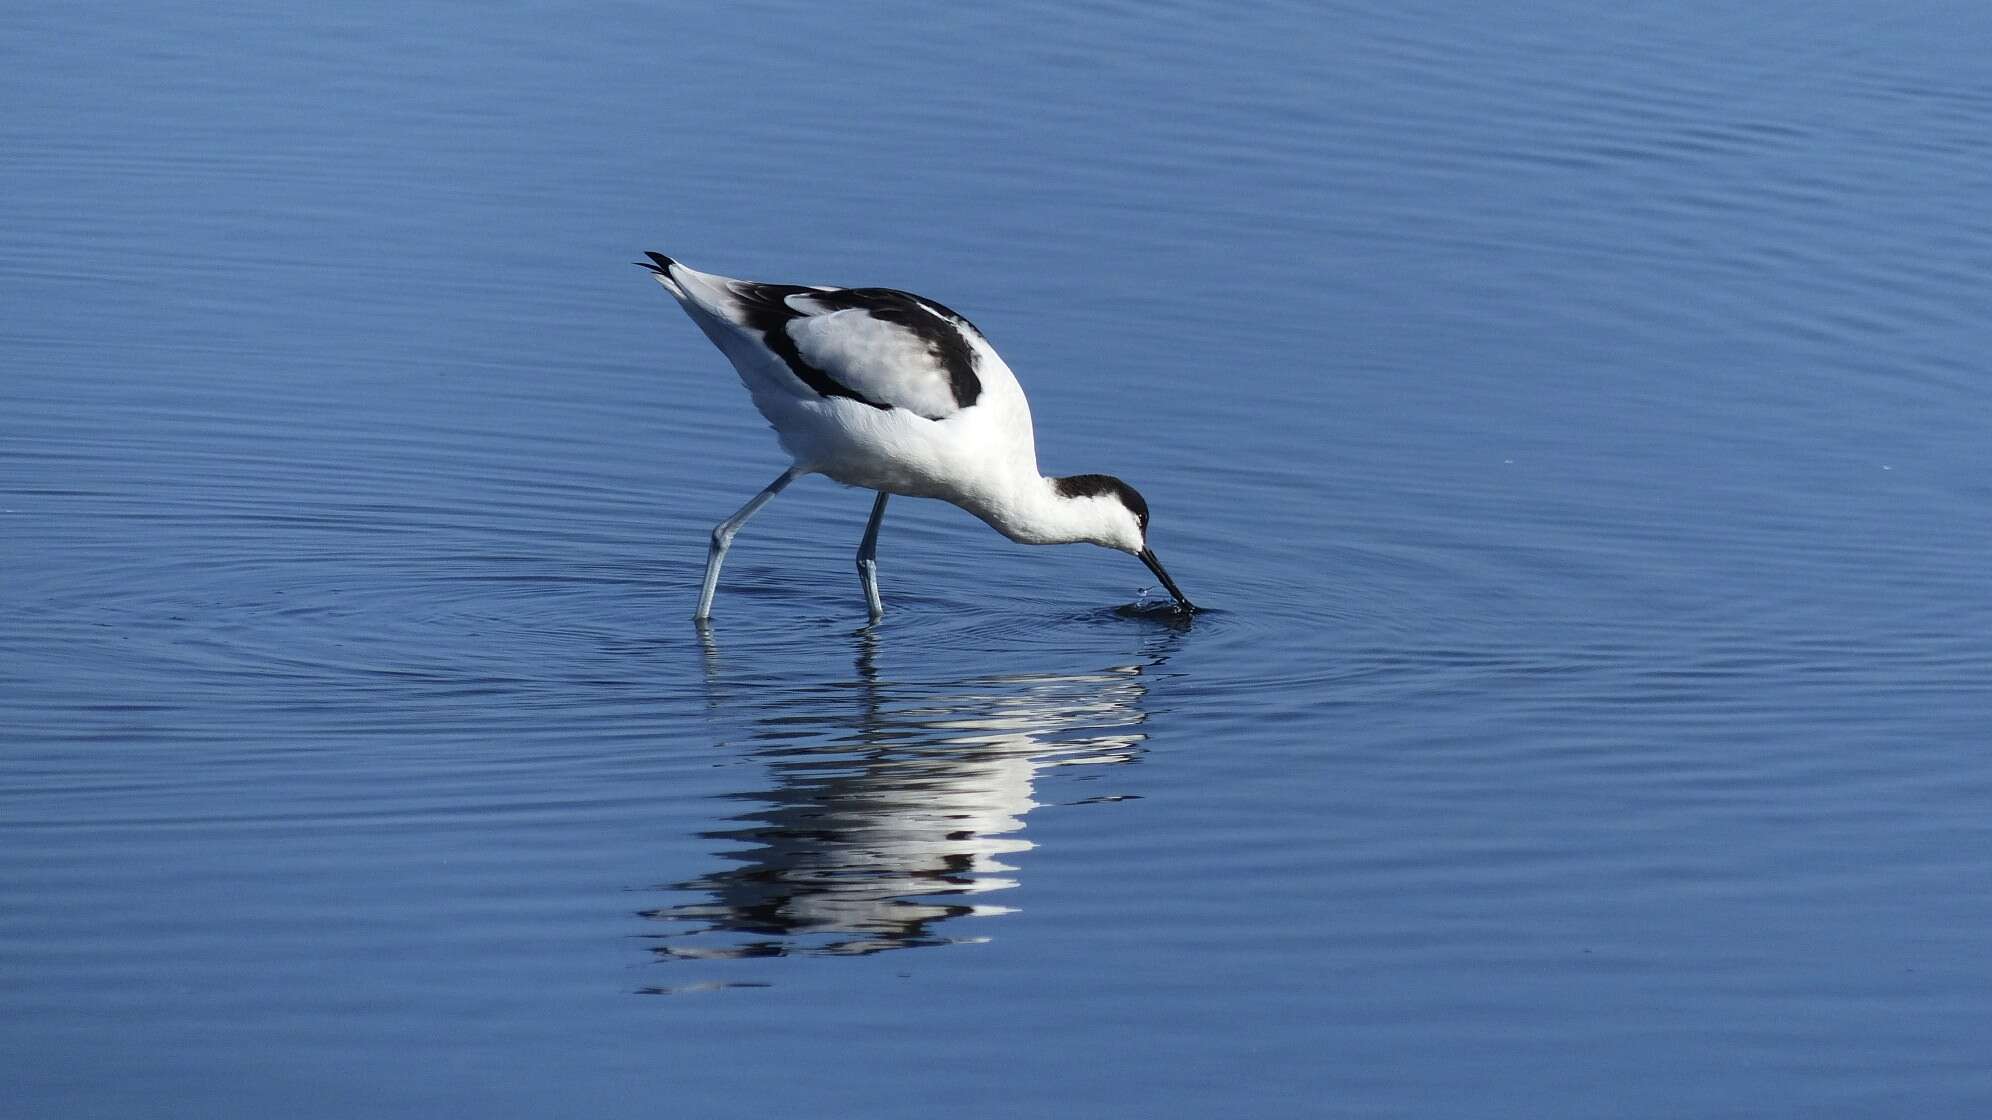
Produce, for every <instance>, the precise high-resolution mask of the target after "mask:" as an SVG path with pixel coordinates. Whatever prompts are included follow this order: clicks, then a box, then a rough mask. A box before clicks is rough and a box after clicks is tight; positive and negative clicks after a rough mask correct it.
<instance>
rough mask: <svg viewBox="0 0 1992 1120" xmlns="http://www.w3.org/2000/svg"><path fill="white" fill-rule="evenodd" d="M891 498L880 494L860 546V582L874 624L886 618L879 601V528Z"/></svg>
mask: <svg viewBox="0 0 1992 1120" xmlns="http://www.w3.org/2000/svg"><path fill="white" fill-rule="evenodd" d="M891 496H892V495H890V494H887V493H886V492H885V491H883V490H880V491H879V492H878V501H876V502H873V503H872V515H871V520H870V521H869V522H867V523H866V524H865V539H864V540H863V541H861V542H859V544H858V582H859V583H862V584H864V586H865V607H866V609H867V610H869V611H871V620H872V621H873V622H877V621H878V620H879V619H881V618H884V617H885V604H883V603H881V602H879V601H878V526H879V523H880V522H882V521H884V520H885V500H886V499H887V498H889V497H891Z"/></svg>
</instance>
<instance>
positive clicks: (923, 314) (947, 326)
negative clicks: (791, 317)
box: [810, 288, 982, 408]
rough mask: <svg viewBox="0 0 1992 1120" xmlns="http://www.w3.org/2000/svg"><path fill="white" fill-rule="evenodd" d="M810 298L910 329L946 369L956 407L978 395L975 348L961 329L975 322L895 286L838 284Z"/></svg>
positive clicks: (969, 402) (972, 401)
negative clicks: (862, 286) (842, 285)
mask: <svg viewBox="0 0 1992 1120" xmlns="http://www.w3.org/2000/svg"><path fill="white" fill-rule="evenodd" d="M810 298H811V300H812V301H813V302H815V303H819V304H823V305H824V306H827V307H835V308H837V309H838V310H840V311H841V310H846V309H857V310H863V311H866V312H869V313H870V314H871V317H872V318H874V319H880V320H883V321H885V322H888V323H891V324H893V325H894V326H899V327H904V328H906V329H907V330H909V331H912V332H913V333H914V334H915V335H917V336H918V337H919V339H920V341H922V342H924V343H926V344H927V349H928V351H929V352H930V353H932V354H933V355H934V360H935V361H936V362H938V363H940V367H941V368H942V369H944V370H946V371H948V388H949V389H950V390H951V391H952V392H953V393H954V399H955V406H956V407H957V408H967V407H968V406H969V405H972V404H974V403H975V402H976V400H977V399H979V398H980V397H981V396H982V380H981V379H980V378H978V377H976V376H975V349H974V348H973V347H971V346H970V345H969V343H968V336H967V335H965V334H963V333H962V332H963V330H964V329H966V330H971V331H973V330H975V325H974V324H973V323H970V322H969V321H968V320H967V319H964V318H962V317H961V316H960V315H957V314H955V313H954V312H953V311H950V310H949V309H947V308H946V307H943V306H941V305H940V304H938V303H935V302H934V301H933V300H930V299H922V298H920V297H919V296H915V295H912V294H911V293H908V292H902V291H900V290H898V289H897V288H842V289H837V290H834V291H828V292H816V293H814V294H812V295H811V297H810ZM976 333H977V334H980V333H981V332H980V331H976Z"/></svg>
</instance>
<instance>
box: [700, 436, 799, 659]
mask: <svg viewBox="0 0 1992 1120" xmlns="http://www.w3.org/2000/svg"><path fill="white" fill-rule="evenodd" d="M803 474H804V471H803V469H802V468H801V467H799V466H796V467H790V468H789V469H787V470H785V471H783V472H782V476H781V477H780V478H778V479H776V480H774V481H773V482H770V483H768V488H767V489H765V490H763V491H761V492H760V493H759V494H756V495H754V496H753V497H751V498H749V499H747V504H746V505H744V506H741V507H740V512H738V513H736V514H734V515H733V516H732V517H729V518H727V519H726V520H724V521H722V522H720V523H719V524H717V525H715V526H713V527H712V548H711V549H710V550H709V551H707V552H706V574H705V586H704V587H703V588H701V589H700V590H699V609H698V613H696V614H694V615H692V621H693V622H704V621H706V620H707V619H710V618H711V617H712V596H713V592H715V591H717V590H719V566H720V565H721V564H723V563H725V562H726V550H727V549H729V548H732V547H733V534H735V533H738V532H739V531H740V527H741V526H742V525H745V524H746V523H747V519H748V518H750V517H752V516H754V514H755V512H756V511H758V510H759V509H760V508H761V507H762V506H764V505H767V504H768V502H769V500H770V499H772V498H773V497H774V496H775V495H776V494H779V493H781V492H782V489H783V488H784V487H786V486H787V485H788V484H789V483H791V482H794V481H795V480H796V479H798V478H801V477H802V476H803Z"/></svg>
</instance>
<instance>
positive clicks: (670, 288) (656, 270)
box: [636, 251, 685, 299]
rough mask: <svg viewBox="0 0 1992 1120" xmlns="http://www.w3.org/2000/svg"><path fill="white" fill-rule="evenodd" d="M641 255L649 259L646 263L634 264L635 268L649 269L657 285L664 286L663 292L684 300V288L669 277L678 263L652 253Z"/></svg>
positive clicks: (660, 254)
mask: <svg viewBox="0 0 1992 1120" xmlns="http://www.w3.org/2000/svg"><path fill="white" fill-rule="evenodd" d="M643 255H644V256H646V257H649V258H650V259H649V260H647V261H638V262H636V264H637V267H638V268H647V269H649V270H650V271H651V273H652V274H653V275H655V276H656V277H657V282H658V283H659V284H662V285H664V290H665V291H667V292H670V293H671V294H672V295H674V296H677V297H678V298H679V299H684V298H685V288H684V286H683V285H682V284H679V283H678V281H677V278H675V277H673V276H672V275H671V270H672V269H673V268H676V267H678V262H677V261H674V260H672V259H671V258H670V257H667V256H665V255H664V254H662V253H652V252H649V251H645V252H644V254H643Z"/></svg>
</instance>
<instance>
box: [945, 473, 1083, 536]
mask: <svg viewBox="0 0 1992 1120" xmlns="http://www.w3.org/2000/svg"><path fill="white" fill-rule="evenodd" d="M1053 482H1054V480H1052V479H1049V478H1045V477H1043V476H1042V475H1039V474H1037V473H1036V472H1035V471H1033V472H1031V474H1030V476H1029V477H1027V478H1020V479H1018V480H1016V482H1014V483H1013V484H1011V485H1008V486H1004V487H1001V488H1000V489H996V490H992V491H990V492H988V493H985V494H977V495H974V496H972V497H971V498H969V500H967V501H964V502H963V503H961V504H962V506H963V507H964V508H965V509H967V510H968V511H969V512H970V513H973V514H974V515H975V516H977V517H979V518H981V519H982V520H983V521H984V522H987V523H988V525H989V527H990V528H992V529H994V530H996V531H997V532H999V533H1001V534H1003V535H1004V536H1006V537H1008V538H1010V539H1011V540H1013V541H1016V542H1017V543H1018V544H1074V543H1077V542H1080V541H1091V540H1094V539H1095V538H1096V537H1098V536H1099V534H1100V529H1101V526H1100V518H1099V512H1098V510H1097V509H1096V508H1095V507H1094V505H1093V503H1091V502H1083V501H1074V500H1072V499H1071V498H1067V497H1065V496H1064V495H1062V494H1060V493H1059V492H1058V489H1057V487H1056V486H1055V485H1054V484H1053Z"/></svg>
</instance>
